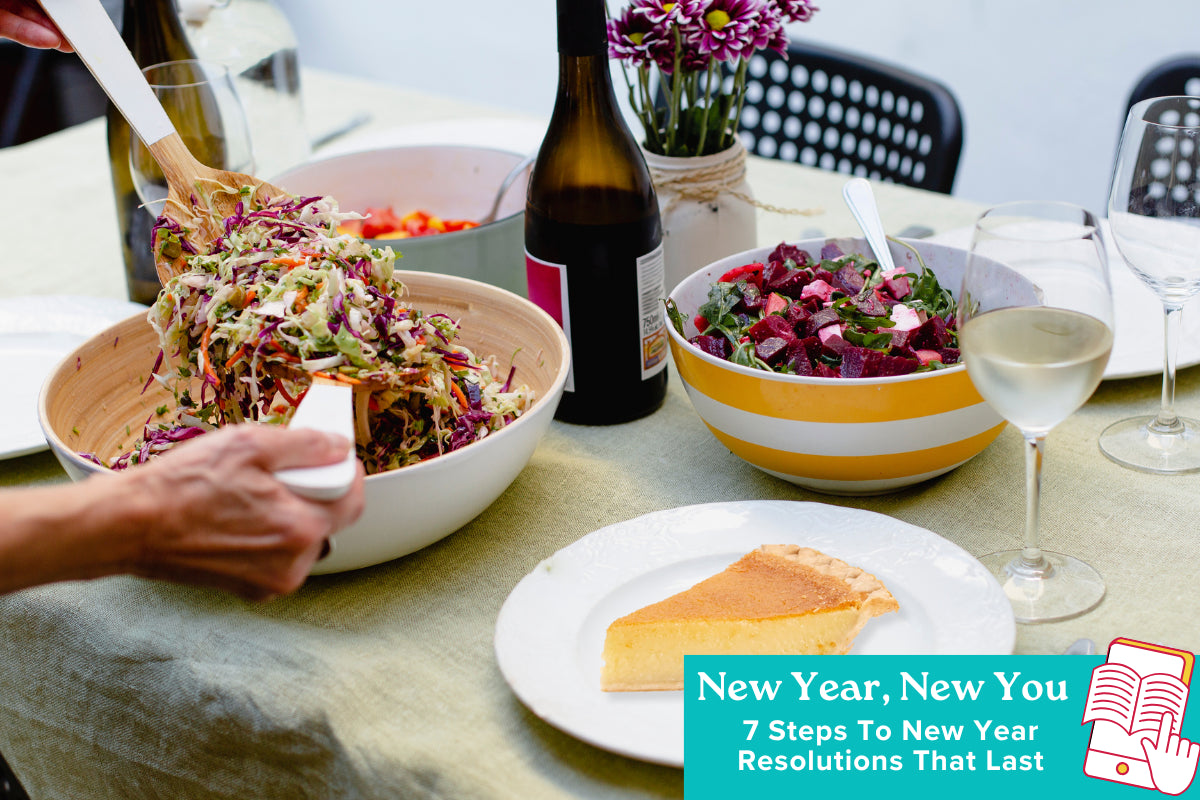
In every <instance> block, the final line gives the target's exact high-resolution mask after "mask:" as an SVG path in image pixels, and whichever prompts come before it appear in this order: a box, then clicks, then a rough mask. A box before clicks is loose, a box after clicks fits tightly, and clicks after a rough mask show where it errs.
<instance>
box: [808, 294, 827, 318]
mask: <svg viewBox="0 0 1200 800" xmlns="http://www.w3.org/2000/svg"><path fill="white" fill-rule="evenodd" d="M824 306H825V304H824V303H822V302H821V301H820V300H818V299H817V298H815V297H810V298H808V299H807V300H805V301H804V310H805V311H807V312H808V313H810V314H815V313H817V312H818V311H820V310H821V309H822V308H824Z"/></svg>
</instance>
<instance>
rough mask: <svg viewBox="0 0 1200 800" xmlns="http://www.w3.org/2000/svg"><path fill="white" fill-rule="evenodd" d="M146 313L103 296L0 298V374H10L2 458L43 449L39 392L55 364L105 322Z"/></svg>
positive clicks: (1, 411)
mask: <svg viewBox="0 0 1200 800" xmlns="http://www.w3.org/2000/svg"><path fill="white" fill-rule="evenodd" d="M146 311H147V309H146V306H143V305H138V304H137V303H130V302H126V301H124V300H113V299H109V298H104V297H82V296H74V295H72V296H55V295H29V296H27V297H6V298H0V374H3V375H7V376H8V377H9V381H8V385H7V386H6V387H5V390H4V391H3V392H0V419H3V420H4V423H3V424H0V459H4V458H15V457H17V456H23V455H28V454H29V453H36V452H38V451H39V450H45V449H46V448H47V444H46V438H45V437H44V436H43V435H42V428H41V425H39V424H38V394H39V393H40V392H41V390H42V384H43V383H44V382H45V380H46V378H47V377H48V376H49V375H50V373H51V372H52V371H53V370H54V368H55V367H56V366H58V362H59V361H60V360H62V358H63V357H64V356H65V355H67V353H70V352H71V351H72V350H74V349H75V348H76V347H78V346H79V345H81V344H83V342H85V341H87V340H88V339H89V338H91V337H92V336H93V335H94V334H97V333H99V332H100V331H102V330H104V329H105V328H107V327H108V326H109V325H112V324H113V323H115V322H120V321H121V320H123V319H125V318H127V317H129V316H132V315H133V314H137V313H139V312H140V313H143V314H144V313H146ZM146 366H147V368H149V366H150V365H149V364H147V365H146Z"/></svg>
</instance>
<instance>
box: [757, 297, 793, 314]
mask: <svg viewBox="0 0 1200 800" xmlns="http://www.w3.org/2000/svg"><path fill="white" fill-rule="evenodd" d="M787 307H788V299H787V298H786V297H784V296H783V295H781V294H779V293H778V292H772V293H771V295H770V296H769V297H767V300H766V302H765V303H763V314H778V313H779V312H781V311H787Z"/></svg>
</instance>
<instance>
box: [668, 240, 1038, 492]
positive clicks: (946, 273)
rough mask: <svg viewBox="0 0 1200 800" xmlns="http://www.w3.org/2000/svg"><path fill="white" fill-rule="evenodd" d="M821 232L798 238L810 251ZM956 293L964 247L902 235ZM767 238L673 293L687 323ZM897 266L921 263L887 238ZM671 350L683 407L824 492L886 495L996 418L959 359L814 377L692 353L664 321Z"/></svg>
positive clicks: (770, 466) (962, 452)
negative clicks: (922, 367) (929, 367)
mask: <svg viewBox="0 0 1200 800" xmlns="http://www.w3.org/2000/svg"><path fill="white" fill-rule="evenodd" d="M825 242H826V240H825V239H809V240H805V241H800V242H795V243H794V244H796V245H798V246H799V247H800V248H801V249H802V250H804V251H806V252H808V253H809V254H810V255H813V256H819V254H820V252H821V247H822V245H824V244H825ZM838 243H839V244H840V245H841V247H842V250H843V251H845V252H847V253H853V252H859V253H869V252H870V250H869V249H868V247H867V244H866V242H865V241H863V240H862V239H843V240H838ZM910 244H912V245H913V246H914V247H915V248H916V249H917V252H919V253H920V254H921V257H922V258H923V259H924V261H925V263H926V264H927V265H928V266H929V268H930V269H931V270H933V272H934V273H935V274H936V275H937V277H938V281H939V282H940V283H941V285H942V286H943V287H944V288H946V289H949V290H950V291H951V292H952V293H953V294H955V295H956V296H957V294H958V290H959V287H960V285H961V283H962V275H963V269H964V267H965V266H966V258H967V251H966V250H963V249H961V248H956V247H948V246H945V245H939V244H932V243H929V242H922V241H912V242H910ZM772 250H774V248H773V247H764V248H759V249H756V250H748V251H746V252H743V253H737V254H735V255H732V256H729V257H728V258H723V259H721V260H720V261H717V262H715V263H713V264H709V265H708V266H706V267H704V268H702V269H700V270H698V271H696V272H695V273H693V274H692V275H690V276H688V277H687V278H685V279H684V280H683V281H681V282H680V283H679V285H678V286H676V287H675V288H674V290H672V292H671V295H670V296H671V298H672V299H673V300H674V301H675V303H676V305H677V306H678V307H679V310H680V311H682V312H683V313H684V314H686V315H687V316H688V317H689V320H688V323H687V326H686V328H685V334H686V337H691V336H694V335H696V333H697V331H696V329H695V326H694V324H693V323H692V322H691V318H693V317H694V316H695V314H696V310H697V309H698V308H699V307H700V306H701V305H702V304H703V303H704V302H705V301H706V300H707V297H708V287H709V286H710V285H711V284H712V283H713V282H714V281H716V280H717V279H718V278H719V277H720V276H721V275H722V274H724V273H725V272H727V271H728V270H730V269H732V268H733V267H737V266H740V265H742V264H748V263H752V262H755V261H765V260H766V258H767V256H768V255H769V254H770V253H771V251H772ZM892 254H893V256H894V257H895V260H896V265H897V266H898V267H903V268H906V269H908V270H909V271H911V272H918V273H919V272H920V266H919V263H918V262H917V259H916V257H915V256H914V255H913V254H912V252H911V251H909V250H908V249H906V248H904V247H901V246H899V245H895V244H893V245H892ZM993 268H994V270H995V271H996V279H997V280H1003V281H1006V282H1008V283H1011V284H1012V287H1013V291H1027V290H1028V285H1027V284H1024V283H1023V282H1022V281H1021V279H1020V277H1019V276H1017V275H1016V273H1013V272H1012V271H1011V270H1008V269H1007V268H1005V267H1003V266H1001V265H999V264H996V265H993ZM667 329H668V331H669V335H670V343H671V353H672V355H673V357H674V359H675V366H676V369H677V370H678V372H679V376H680V378H681V379H682V381H683V383H684V386H685V387H686V388H687V392H688V396H689V398H690V399H691V401H692V406H693V407H694V408H695V409H696V412H697V413H698V414H699V415H700V417H701V418H702V419H703V420H704V422H705V424H706V425H707V426H708V428H709V430H710V431H712V433H713V435H714V436H716V437H717V439H719V440H720V441H721V443H722V444H724V445H725V446H726V447H728V448H729V450H730V451H731V452H733V453H734V454H735V455H737V456H738V457H740V458H742V459H744V460H746V461H748V462H749V463H751V464H753V465H754V466H756V467H758V468H759V469H761V470H763V471H765V472H768V473H770V474H772V475H775V476H777V477H780V478H783V479H785V480H788V481H791V482H792V483H796V484H799V485H800V486H804V487H807V488H809V489H813V490H815V491H818V492H825V493H829V494H846V495H864V494H879V493H883V492H891V491H895V490H896V489H900V488H902V487H905V486H909V485H912V484H915V483H919V482H920V481H924V480H928V479H929V478H933V477H936V476H938V475H941V474H943V473H945V472H948V471H950V470H952V469H954V468H955V467H957V466H959V465H961V464H963V463H965V462H966V461H968V460H969V459H971V458H973V457H974V456H976V455H977V454H978V453H980V452H981V451H982V450H983V449H984V448H985V447H987V445H988V444H990V443H991V441H992V440H993V439H995V438H996V436H997V435H999V433H1000V431H1001V430H1002V429H1003V428H1004V424H1005V423H1004V421H1003V420H1002V419H1001V418H1000V416H999V415H998V414H997V413H996V412H995V411H993V410H992V409H991V407H990V406H988V405H987V404H986V403H985V402H984V401H983V398H981V397H980V396H979V393H978V392H977V391H976V390H975V387H974V385H973V384H972V383H971V379H970V377H968V375H967V369H966V366H965V365H964V364H962V363H961V362H960V363H959V364H956V365H954V366H951V367H948V368H946V369H940V370H936V371H933V372H920V373H912V374H909V375H899V376H890V377H882V378H853V379H851V378H817V377H804V376H799V375H783V374H780V373H776V372H767V371H765V370H758V369H752V368H750V367H743V366H739V365H737V364H733V363H731V362H729V361H725V360H723V359H720V358H716V357H714V356H711V355H708V354H707V353H703V352H701V351H700V350H699V349H697V348H695V347H693V346H692V345H690V344H688V342H687V338H686V337H685V336H680V335H679V333H678V332H677V331H676V330H675V328H674V326H672V325H668V326H667Z"/></svg>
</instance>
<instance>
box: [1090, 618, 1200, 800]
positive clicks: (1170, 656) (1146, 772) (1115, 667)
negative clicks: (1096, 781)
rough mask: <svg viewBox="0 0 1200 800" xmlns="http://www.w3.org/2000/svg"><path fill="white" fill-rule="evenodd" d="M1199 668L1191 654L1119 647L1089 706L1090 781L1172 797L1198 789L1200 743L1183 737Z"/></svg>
mask: <svg viewBox="0 0 1200 800" xmlns="http://www.w3.org/2000/svg"><path fill="white" fill-rule="evenodd" d="M1194 662H1195V656H1194V655H1193V654H1192V653H1190V652H1188V651H1186V650H1176V649H1174V648H1171V647H1163V646H1162V645H1156V644H1147V643H1146V642H1139V641H1136V640H1133V639H1114V640H1113V642H1112V644H1111V645H1109V648H1108V660H1107V661H1106V662H1105V663H1104V664H1101V665H1100V666H1099V667H1096V669H1094V670H1093V671H1092V681H1091V685H1090V686H1089V687H1088V696H1087V701H1086V703H1085V704H1084V709H1083V723H1084V724H1086V723H1088V722H1091V723H1093V725H1092V735H1091V739H1090V740H1089V741H1088V751H1087V757H1086V758H1085V760H1084V765H1083V771H1084V773H1085V774H1086V775H1089V776H1091V777H1093V778H1100V779H1101V780H1106V781H1113V782H1116V783H1125V784H1129V785H1131V786H1140V787H1142V788H1144V789H1157V790H1158V791H1161V792H1164V793H1166V794H1180V793H1182V792H1183V791H1184V790H1186V789H1187V788H1188V786H1190V785H1191V782H1192V779H1193V778H1194V777H1195V774H1196V762H1197V758H1198V757H1200V743H1193V742H1190V741H1188V740H1187V739H1184V738H1182V737H1181V736H1180V731H1182V730H1183V715H1184V711H1185V710H1186V709H1187V698H1188V687H1189V685H1190V684H1191V680H1192V667H1193V666H1194Z"/></svg>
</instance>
